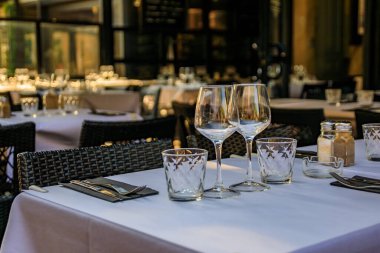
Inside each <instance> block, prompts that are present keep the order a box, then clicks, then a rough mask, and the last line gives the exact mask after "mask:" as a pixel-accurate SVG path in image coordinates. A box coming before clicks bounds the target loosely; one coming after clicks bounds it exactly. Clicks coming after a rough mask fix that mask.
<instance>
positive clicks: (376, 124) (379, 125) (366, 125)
mask: <svg viewBox="0 0 380 253" xmlns="http://www.w3.org/2000/svg"><path fill="white" fill-rule="evenodd" d="M362 127H380V123H366V124H363V125H362Z"/></svg>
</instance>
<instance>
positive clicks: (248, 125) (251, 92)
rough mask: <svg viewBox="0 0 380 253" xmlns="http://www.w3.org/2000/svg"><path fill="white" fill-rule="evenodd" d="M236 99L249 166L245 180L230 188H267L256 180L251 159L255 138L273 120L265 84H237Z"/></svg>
mask: <svg viewBox="0 0 380 253" xmlns="http://www.w3.org/2000/svg"><path fill="white" fill-rule="evenodd" d="M234 99H235V104H236V110H237V113H238V124H237V126H238V132H239V133H240V134H241V135H243V137H244V139H245V142H246V147H247V156H248V168H247V175H246V179H245V181H244V182H241V183H238V184H234V185H231V186H230V188H231V189H234V190H237V191H246V192H252V191H264V190H267V189H269V186H267V185H265V184H263V183H259V182H255V181H254V178H253V169H252V159H251V158H252V157H251V156H252V155H251V154H252V142H253V139H254V138H255V136H256V135H257V134H259V133H260V132H262V131H263V130H264V129H265V128H266V127H268V125H269V124H270V121H271V112H270V106H269V99H268V93H267V89H266V87H265V86H264V85H263V84H236V85H234Z"/></svg>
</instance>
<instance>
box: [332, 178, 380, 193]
mask: <svg viewBox="0 0 380 253" xmlns="http://www.w3.org/2000/svg"><path fill="white" fill-rule="evenodd" d="M348 180H353V181H355V182H362V183H370V182H371V183H373V184H376V185H379V186H380V179H374V178H368V177H362V176H353V177H352V178H349V179H348ZM330 185H333V186H338V187H344V188H349V189H352V190H359V191H365V192H373V193H380V188H379V189H376V188H362V189H358V188H352V187H349V186H346V185H343V184H341V183H340V182H339V181H334V182H331V183H330Z"/></svg>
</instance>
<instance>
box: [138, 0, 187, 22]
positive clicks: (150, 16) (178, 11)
mask: <svg viewBox="0 0 380 253" xmlns="http://www.w3.org/2000/svg"><path fill="white" fill-rule="evenodd" d="M141 8H142V12H141V21H142V23H141V24H142V28H143V29H176V28H182V27H183V25H184V21H185V1H184V0H143V1H142V5H141Z"/></svg>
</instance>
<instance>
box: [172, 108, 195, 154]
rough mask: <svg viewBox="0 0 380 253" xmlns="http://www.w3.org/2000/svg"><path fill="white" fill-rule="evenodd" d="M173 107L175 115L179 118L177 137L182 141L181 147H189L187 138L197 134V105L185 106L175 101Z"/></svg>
mask: <svg viewBox="0 0 380 253" xmlns="http://www.w3.org/2000/svg"><path fill="white" fill-rule="evenodd" d="M172 107H173V110H174V115H175V116H176V117H177V129H176V130H177V131H176V133H177V135H178V136H177V137H178V139H179V140H180V141H181V147H187V141H186V136H189V135H194V134H195V127H194V116H195V104H185V103H179V102H176V101H173V102H172Z"/></svg>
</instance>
